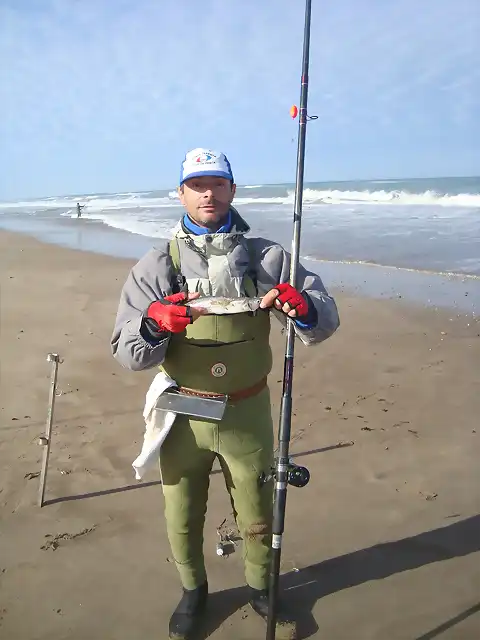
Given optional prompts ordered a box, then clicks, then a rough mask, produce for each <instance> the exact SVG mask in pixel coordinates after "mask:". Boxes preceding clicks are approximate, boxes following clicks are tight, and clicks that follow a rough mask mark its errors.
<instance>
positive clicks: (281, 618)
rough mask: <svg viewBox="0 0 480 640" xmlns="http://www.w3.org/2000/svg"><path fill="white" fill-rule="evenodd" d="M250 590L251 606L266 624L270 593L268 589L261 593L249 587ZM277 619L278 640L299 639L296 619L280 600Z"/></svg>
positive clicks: (276, 633) (276, 632) (276, 634)
mask: <svg viewBox="0 0 480 640" xmlns="http://www.w3.org/2000/svg"><path fill="white" fill-rule="evenodd" d="M249 590H250V598H249V603H250V606H251V607H252V609H253V610H254V611H255V613H258V615H259V616H261V617H262V618H263V619H264V620H265V622H266V621H267V618H268V591H267V590H266V589H264V590H262V591H259V590H258V589H252V587H249ZM276 618H277V619H276V626H275V637H276V638H278V640H295V639H296V637H297V625H296V622H295V619H294V617H293V616H292V615H291V614H289V613H288V612H287V610H286V607H285V605H284V603H282V601H281V600H280V599H279V600H278V604H277V616H276Z"/></svg>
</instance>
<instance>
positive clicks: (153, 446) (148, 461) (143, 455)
mask: <svg viewBox="0 0 480 640" xmlns="http://www.w3.org/2000/svg"><path fill="white" fill-rule="evenodd" d="M172 386H176V382H175V380H172V378H170V376H168V375H167V374H166V373H165V372H163V371H161V372H160V373H157V375H156V376H155V378H154V379H153V380H152V384H151V385H150V387H149V389H148V391H147V395H146V399H145V408H144V410H143V417H144V419H145V435H144V437H143V446H142V450H141V452H140V455H139V456H138V457H137V458H136V459H135V460H134V461H133V462H132V467H133V468H134V469H135V479H136V480H141V479H142V477H143V475H144V474H145V472H146V471H147V470H148V468H149V467H151V466H152V464H153V462H154V461H155V460H158V452H159V450H160V447H161V446H162V443H163V441H164V440H165V438H166V437H167V435H168V433H169V431H170V429H171V428H172V424H173V423H174V421H175V418H176V417H177V414H176V413H174V412H173V411H157V410H155V404H156V402H157V400H158V398H159V397H160V395H161V394H162V393H163V392H164V391H166V390H167V389H168V388H169V387H172Z"/></svg>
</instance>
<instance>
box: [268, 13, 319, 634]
mask: <svg viewBox="0 0 480 640" xmlns="http://www.w3.org/2000/svg"><path fill="white" fill-rule="evenodd" d="M311 14H312V2H311V0H306V6H305V30H304V37H303V61H302V81H301V91H300V110H299V112H298V113H299V125H298V149H297V172H296V185H295V205H294V214H293V238H292V253H291V261H290V284H291V285H292V286H293V287H296V283H297V270H298V262H299V253H300V233H301V224H302V204H303V176H304V165H305V139H306V133H307V120H312V119H314V118H316V116H311V117H309V116H308V115H307V100H308V71H309V61H310V23H311ZM290 113H291V115H292V117H296V115H297V109H296V107H292V111H291V112H290ZM294 344H295V329H294V321H293V319H290V318H289V317H288V316H287V341H286V347H285V362H284V373H283V391H282V400H281V405H280V418H279V429H278V457H277V460H276V469H275V470H274V473H273V475H274V480H275V490H274V501H273V525H272V557H271V566H270V576H269V578H270V579H269V602H268V617H267V635H266V640H275V627H276V622H277V604H278V583H279V577H280V558H281V549H282V537H283V532H284V523H285V509H286V501H287V487H288V484H293V485H294V486H297V487H301V486H305V484H307V482H308V479H309V473H308V471H307V469H305V468H301V467H296V465H293V464H292V463H291V462H290V458H289V447H290V432H291V424H292V386H293V356H294Z"/></svg>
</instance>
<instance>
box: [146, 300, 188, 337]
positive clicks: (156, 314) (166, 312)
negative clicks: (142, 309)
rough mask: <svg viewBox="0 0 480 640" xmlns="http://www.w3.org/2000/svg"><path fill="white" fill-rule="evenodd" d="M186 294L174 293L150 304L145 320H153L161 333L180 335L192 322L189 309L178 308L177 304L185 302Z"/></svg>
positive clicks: (184, 307)
mask: <svg viewBox="0 0 480 640" xmlns="http://www.w3.org/2000/svg"><path fill="white" fill-rule="evenodd" d="M187 298H188V295H187V294H186V293H183V292H182V293H174V294H173V295H171V296H166V297H165V298H164V299H163V300H157V301H156V302H152V304H151V305H150V306H149V307H148V311H147V318H151V319H152V320H155V322H156V323H157V324H158V326H159V328H160V330H161V331H170V332H172V333H181V332H182V331H184V330H185V327H186V326H187V325H189V324H191V323H192V322H193V318H192V314H191V310H190V307H186V306H180V305H178V303H179V302H184V301H185V300H187Z"/></svg>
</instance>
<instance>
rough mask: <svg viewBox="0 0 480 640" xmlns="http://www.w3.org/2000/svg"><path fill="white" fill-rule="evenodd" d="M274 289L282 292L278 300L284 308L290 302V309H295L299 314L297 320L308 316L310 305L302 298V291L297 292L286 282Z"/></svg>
mask: <svg viewBox="0 0 480 640" xmlns="http://www.w3.org/2000/svg"><path fill="white" fill-rule="evenodd" d="M274 289H277V291H279V292H280V295H279V296H278V297H277V300H279V301H280V303H281V305H282V307H283V305H284V304H285V303H286V302H288V305H289V307H290V309H295V310H296V312H297V318H301V317H302V316H306V315H307V313H308V303H307V301H306V300H305V298H304V297H303V296H302V294H301V293H300V291H297V290H296V289H295V287H292V285H291V284H288V282H285V283H284V284H277V285H276V286H275V287H274Z"/></svg>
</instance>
